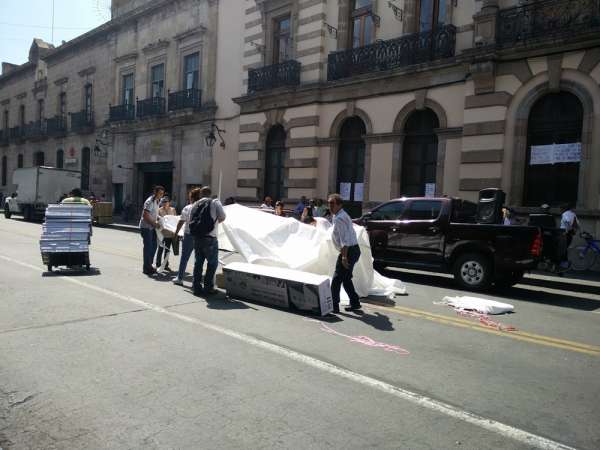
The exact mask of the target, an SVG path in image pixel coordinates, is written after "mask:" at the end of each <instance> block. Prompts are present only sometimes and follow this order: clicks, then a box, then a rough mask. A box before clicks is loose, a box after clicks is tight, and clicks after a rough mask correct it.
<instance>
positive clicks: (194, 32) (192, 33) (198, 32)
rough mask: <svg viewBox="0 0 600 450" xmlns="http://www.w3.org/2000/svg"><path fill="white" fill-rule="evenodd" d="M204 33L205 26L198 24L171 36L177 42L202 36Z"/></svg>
mask: <svg viewBox="0 0 600 450" xmlns="http://www.w3.org/2000/svg"><path fill="white" fill-rule="evenodd" d="M205 33H206V27H205V26H204V25H200V26H198V27H196V28H190V29H189V30H186V31H183V32H182V33H179V34H176V35H175V36H173V39H175V40H176V41H178V42H181V41H183V40H184V39H188V38H191V37H196V36H203V35H204V34H205Z"/></svg>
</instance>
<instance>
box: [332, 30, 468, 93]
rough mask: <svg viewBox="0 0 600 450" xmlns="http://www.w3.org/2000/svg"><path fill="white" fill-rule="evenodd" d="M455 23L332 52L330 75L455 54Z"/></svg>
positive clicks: (342, 75) (337, 76)
mask: <svg viewBox="0 0 600 450" xmlns="http://www.w3.org/2000/svg"><path fill="white" fill-rule="evenodd" d="M455 47H456V27H454V26H453V25H444V26H441V27H438V28H435V29H434V30H431V31H424V32H422V33H414V34H410V35H406V36H402V37H399V38H395V39H390V40H387V41H377V42H375V43H373V44H370V45H366V46H364V47H358V48H352V49H348V50H341V51H337V52H333V53H330V54H329V57H328V62H327V79H328V80H329V81H333V80H339V79H342V78H348V77H352V76H355V75H361V74H365V73H371V72H378V71H381V70H389V69H396V68H399V67H405V66H410V65H413V64H420V63H426V62H430V61H435V60H438V59H443V58H450V57H452V56H454V51H455Z"/></svg>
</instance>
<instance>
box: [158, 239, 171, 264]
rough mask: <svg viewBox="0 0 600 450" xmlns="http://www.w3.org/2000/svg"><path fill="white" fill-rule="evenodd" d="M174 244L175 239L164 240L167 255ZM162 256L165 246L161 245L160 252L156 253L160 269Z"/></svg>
mask: <svg viewBox="0 0 600 450" xmlns="http://www.w3.org/2000/svg"><path fill="white" fill-rule="evenodd" d="M172 244H173V239H171V238H164V240H163V245H164V246H165V248H164V250H165V253H166V252H167V250H169V249H170V248H171V245H172ZM162 256H163V246H162V245H160V246H159V247H158V252H156V267H157V268H158V267H160V265H161V264H162Z"/></svg>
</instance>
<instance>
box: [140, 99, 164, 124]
mask: <svg viewBox="0 0 600 450" xmlns="http://www.w3.org/2000/svg"><path fill="white" fill-rule="evenodd" d="M164 113H165V99H164V98H163V97H152V98H147V99H145V100H138V101H137V117H138V119H143V118H145V117H156V116H162V115H163V114H164Z"/></svg>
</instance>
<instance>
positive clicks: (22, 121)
mask: <svg viewBox="0 0 600 450" xmlns="http://www.w3.org/2000/svg"><path fill="white" fill-rule="evenodd" d="M19 126H21V127H24V126H25V105H21V106H19Z"/></svg>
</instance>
